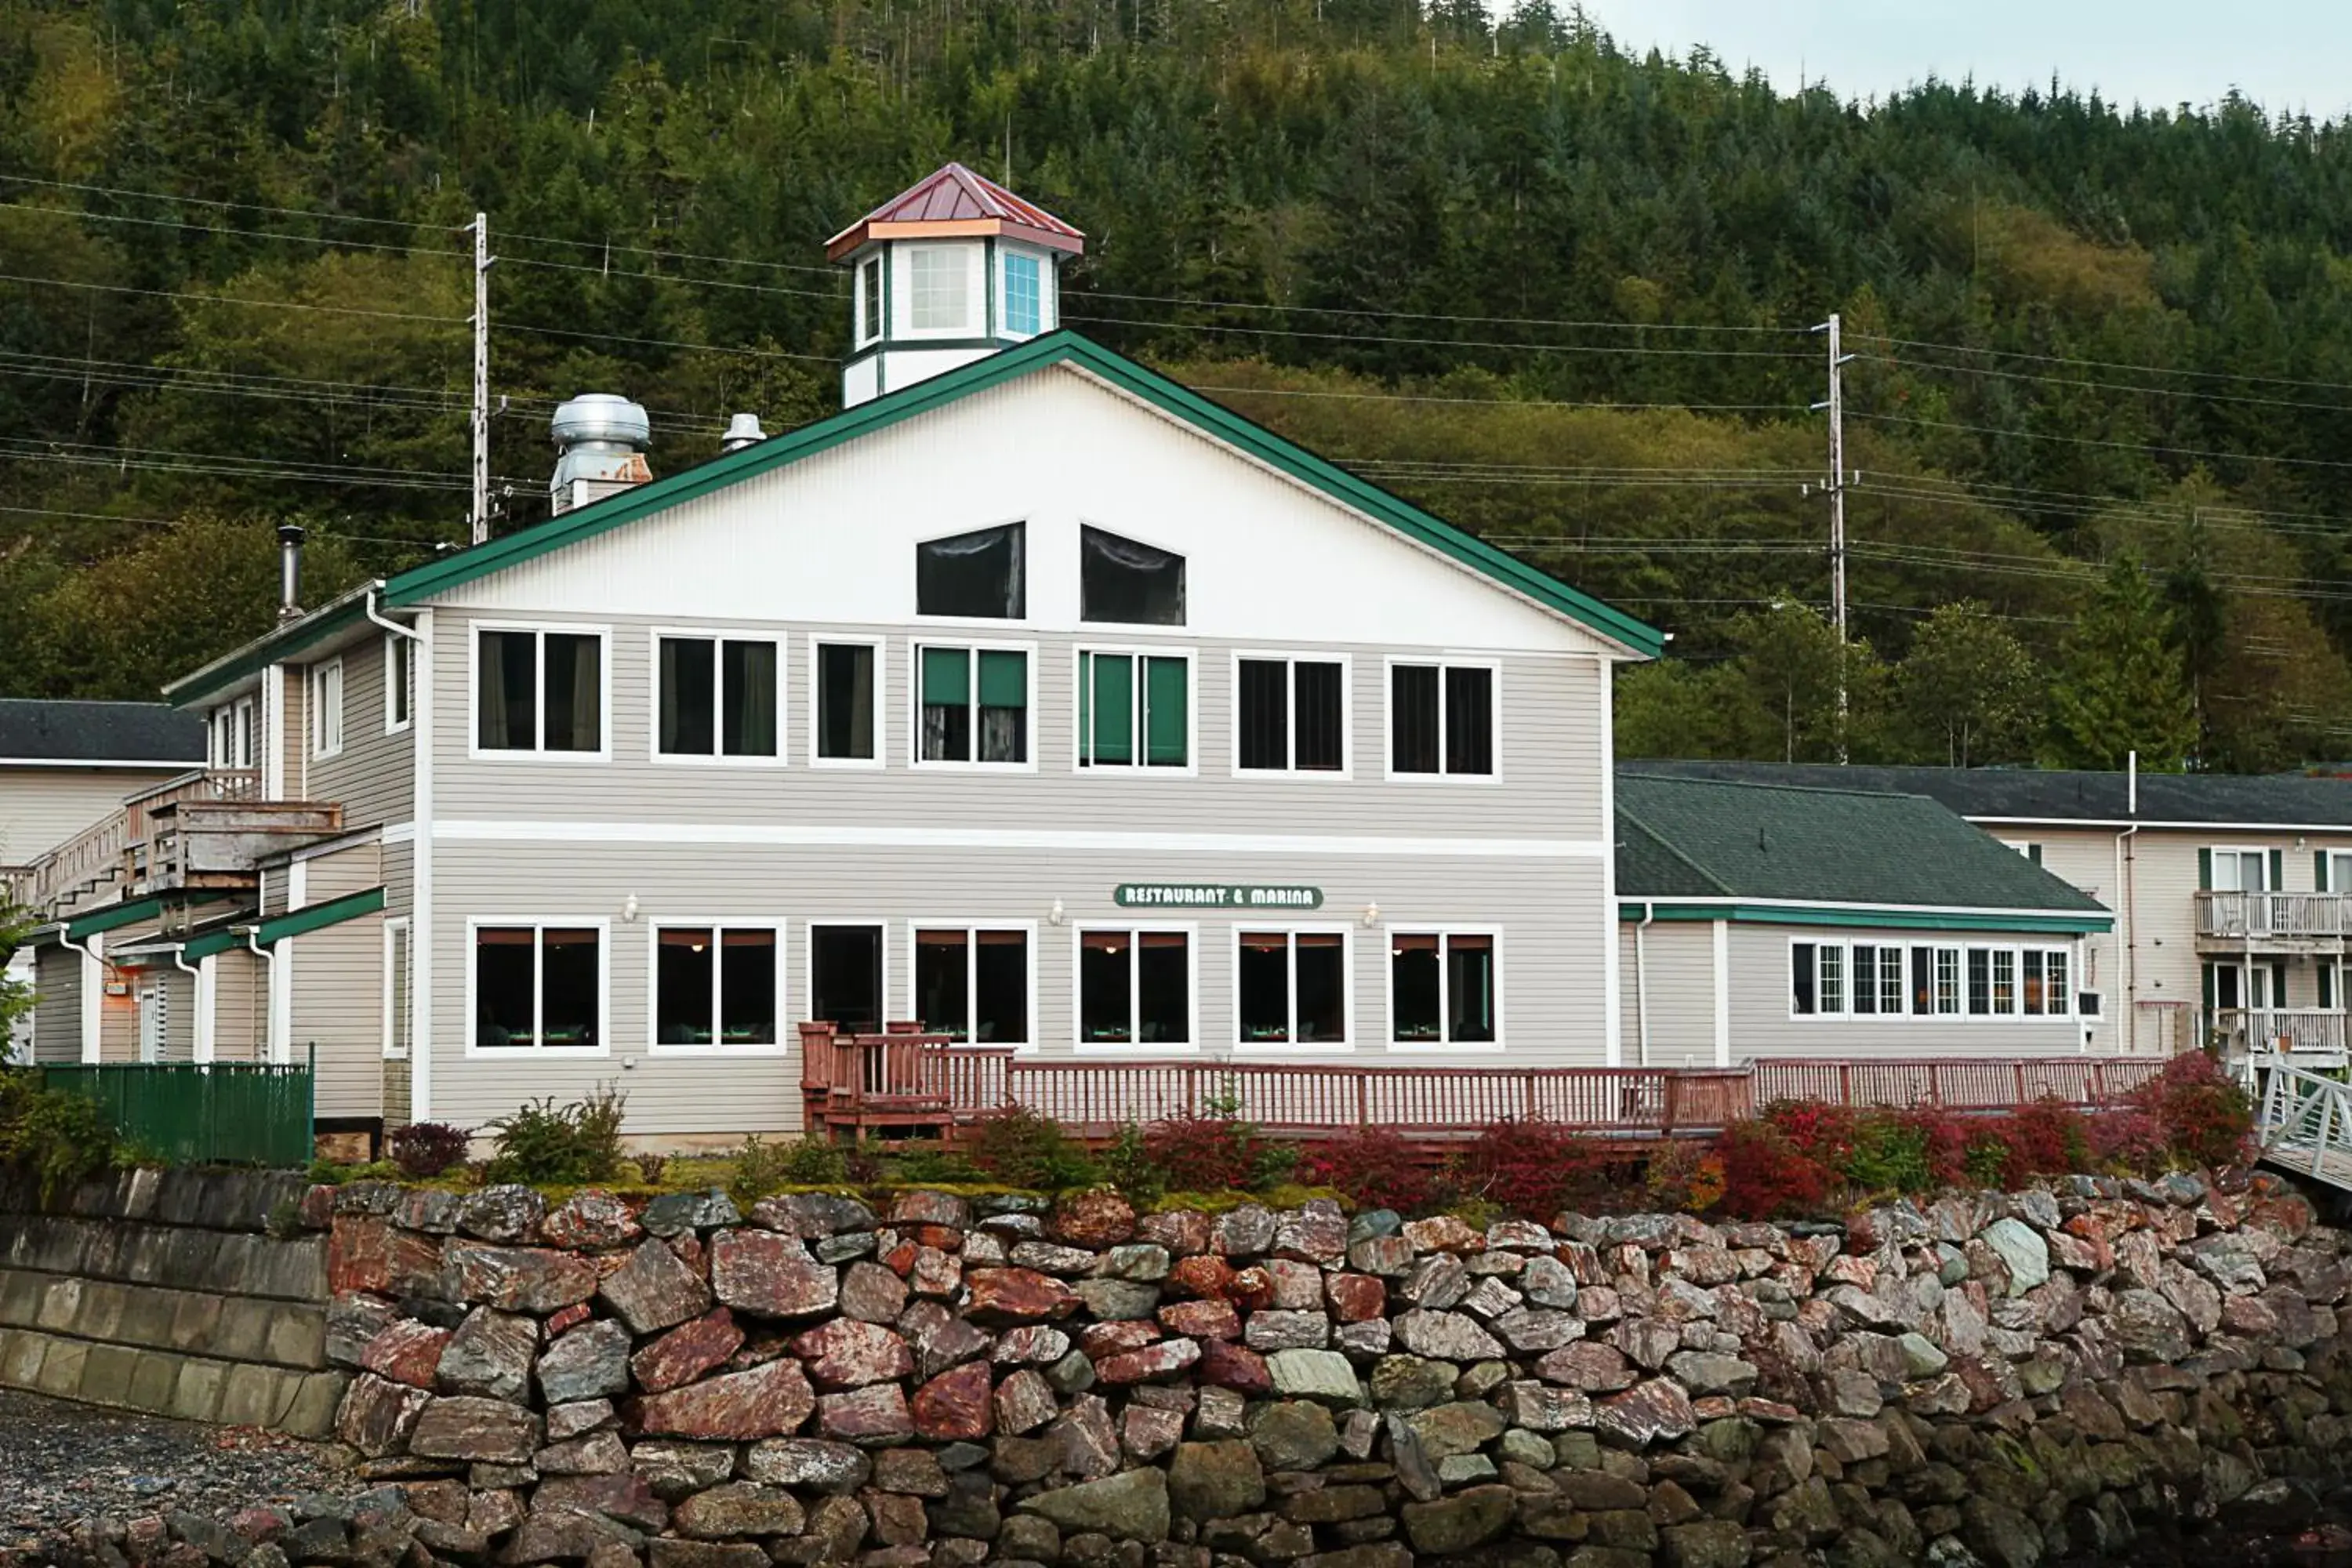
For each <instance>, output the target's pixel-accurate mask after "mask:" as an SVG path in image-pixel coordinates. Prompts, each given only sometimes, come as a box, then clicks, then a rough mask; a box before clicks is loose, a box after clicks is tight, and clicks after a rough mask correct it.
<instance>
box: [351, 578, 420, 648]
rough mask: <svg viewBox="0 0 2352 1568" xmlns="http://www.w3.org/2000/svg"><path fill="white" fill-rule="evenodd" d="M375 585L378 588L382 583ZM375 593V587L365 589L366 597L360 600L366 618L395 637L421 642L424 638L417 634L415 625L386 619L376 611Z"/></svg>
mask: <svg viewBox="0 0 2352 1568" xmlns="http://www.w3.org/2000/svg"><path fill="white" fill-rule="evenodd" d="M376 586H377V588H380V587H382V586H383V584H377V585H376ZM375 595H376V588H370V589H369V590H368V591H367V597H366V598H365V599H363V600H362V601H361V605H362V607H364V608H365V609H366V611H367V618H368V619H369V620H372V621H373V622H374V623H375V624H376V625H377V626H382V627H383V629H384V630H385V631H388V632H390V633H391V634H392V635H393V636H394V637H406V638H407V639H408V640H409V641H410V642H423V641H424V640H425V638H424V637H422V636H420V635H419V634H418V632H417V630H416V628H415V626H402V625H401V624H400V623H399V622H398V621H394V620H388V619H386V618H385V617H384V616H382V615H380V614H379V613H377V610H376V607H375Z"/></svg>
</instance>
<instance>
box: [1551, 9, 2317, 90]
mask: <svg viewBox="0 0 2352 1568" xmlns="http://www.w3.org/2000/svg"><path fill="white" fill-rule="evenodd" d="M1583 5H1584V12H1585V15H1586V16H1590V17H1591V19H1592V20H1593V21H1594V22H1596V23H1598V24H1599V25H1600V26H1601V27H1602V28H1603V29H1604V30H1605V31H1607V32H1608V33H1609V34H1610V35H1611V36H1612V37H1615V38H1616V39H1617V40H1618V42H1619V43H1620V44H1621V45H1623V46H1626V47H1631V48H1635V49H1639V50H1643V51H1646V50H1647V49H1649V48H1650V47H1653V46H1655V47H1658V48H1661V49H1664V50H1665V51H1666V52H1667V53H1669V54H1675V55H1680V54H1684V53H1686V52H1687V51H1688V50H1689V48H1690V47H1691V46H1692V45H1693V44H1705V45H1706V47H1708V48H1710V49H1711V50H1713V51H1714V52H1715V53H1716V54H1717V56H1718V57H1720V58H1722V60H1723V62H1724V64H1725V65H1726V66H1727V67H1728V68H1730V69H1731V70H1732V71H1733V72H1734V73H1735V74H1736V73H1738V72H1741V71H1743V70H1745V69H1746V68H1748V67H1749V66H1751V65H1752V66H1755V67H1757V68H1760V69H1761V70H1762V71H1763V72H1764V74H1765V75H1766V76H1768V77H1769V78H1770V79H1772V82H1773V85H1774V86H1776V87H1778V88H1780V89H1783V90H1790V89H1794V88H1795V87H1796V86H1797V84H1798V81H1799V79H1800V75H1801V77H1802V79H1803V80H1805V81H1809V82H1815V83H1820V82H1822V81H1826V82H1827V84H1828V86H1829V87H1830V88H1831V89H1832V90H1833V91H1835V92H1836V93H1837V94H1838V95H1839V96H1840V97H1843V98H1871V97H1884V96H1885V94H1886V93H1887V92H1888V91H1889V90H1890V89H1898V88H1902V87H1906V86H1908V85H1910V84H1912V83H1914V82H1916V81H1920V80H1924V79H1926V78H1927V77H1929V76H1936V77H1940V78H1943V79H1946V80H1953V81H1957V80H1958V79H1962V78H1966V77H1972V78H1974V79H1975V80H1976V81H1977V82H1978V83H1979V85H1997V86H2000V87H2002V88H2005V89H2011V90H2015V89H2020V88H2023V87H2027V86H2041V85H2045V84H2047V83H2048V82H2049V80H2050V78H2051V74H2052V73H2053V71H2054V72H2055V73H2057V75H2058V76H2059V77H2060V78H2061V79H2063V80H2064V81H2065V82H2066V83H2067V84H2068V85H2069V86H2072V87H2075V88H2078V89H2083V90H2085V91H2087V90H2089V89H2092V88H2097V89H2099V90H2100V91H2101V92H2102V93H2103V94H2104V95H2105V96H2106V97H2107V98H2108V99H2110V100H2115V101H2117V102H2119V103H2122V104H2129V103H2131V102H2134V101H2137V102H2140V103H2143V104H2146V105H2148V106H2149V107H2151V108H2167V109H2168V108H2171V107H2173V106H2174V105H2176V104H2179V103H2182V102H2184V101H2185V102H2189V103H2194V104H2200V105H2202V104H2209V103H2211V102H2213V101H2215V100H2218V99H2220V98H2221V95H2222V94H2223V93H2225V92H2227V91H2228V90H2229V89H2231V88H2233V87H2234V88H2236V89H2238V90H2239V91H2240V92H2242V93H2243V94H2244V95H2245V96H2246V97H2248V98H2250V99H2252V100H2254V101H2256V102H2257V103H2260V104H2262V105H2263V107H2264V108H2265V109H2267V110H2271V111H2272V112H2273V114H2277V113H2282V112H2293V111H2301V110H2308V111H2309V112H2310V114H2311V115H2312V117H2313V118H2314V119H2330V118H2337V117H2341V116H2343V115H2345V114H2346V113H2347V111H2352V71H2347V69H2346V62H2347V60H2352V4H2347V0H2234V3H2229V4H2215V3H2213V0H1583ZM1561 9H1562V10H1563V11H1566V10H1567V9H1568V6H1567V5H1562V6H1561Z"/></svg>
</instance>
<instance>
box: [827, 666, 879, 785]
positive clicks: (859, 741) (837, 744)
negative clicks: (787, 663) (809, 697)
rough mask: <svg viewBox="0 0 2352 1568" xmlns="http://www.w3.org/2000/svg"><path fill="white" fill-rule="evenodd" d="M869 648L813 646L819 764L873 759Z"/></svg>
mask: <svg viewBox="0 0 2352 1568" xmlns="http://www.w3.org/2000/svg"><path fill="white" fill-rule="evenodd" d="M876 658H877V650H876V648H875V647H874V645H873V644H872V643H819V644H817V645H816V754H817V757H818V760H820V761H822V762H864V763H870V762H874V761H876V760H877V757H876V753H875V750H874V704H875V685H876V681H877V671H876V669H875V660H876Z"/></svg>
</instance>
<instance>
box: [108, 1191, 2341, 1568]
mask: <svg viewBox="0 0 2352 1568" xmlns="http://www.w3.org/2000/svg"><path fill="white" fill-rule="evenodd" d="M877 1208H878V1212H877ZM304 1213H305V1217H306V1221H307V1223H309V1224H310V1225H312V1226H318V1227H322V1228H325V1229H327V1230H328V1231H329V1232H330V1233H331V1250H330V1255H329V1263H328V1268H329V1272H330V1275H331V1283H332V1286H333V1289H334V1296H333V1299H332V1304H331V1308H330V1309H329V1311H328V1314H327V1320H326V1326H325V1348H326V1354H327V1356H328V1357H329V1358H330V1359H331V1361H332V1362H333V1363H335V1364H337V1365H338V1366H342V1367H348V1368H351V1369H352V1371H353V1372H354V1373H355V1375H354V1376H353V1379H352V1384H351V1385H350V1388H349V1391H348V1393H347V1394H346V1395H345V1397H344V1398H343V1400H342V1402H341V1407H340V1409H339V1411H338V1415H337V1422H336V1431H337V1433H338V1436H340V1437H341V1440H342V1441H344V1442H345V1443H347V1444H349V1445H350V1446H351V1447H352V1448H353V1449H354V1450H356V1452H357V1453H358V1455H359V1456H361V1458H360V1461H359V1464H360V1473H361V1475H362V1477H363V1478H365V1479H367V1480H369V1481H372V1482H373V1483H375V1486H376V1489H375V1490H373V1491H372V1492H369V1493H367V1494H365V1495H364V1496H362V1497H361V1498H360V1499H358V1500H357V1501H356V1503H355V1504H354V1505H352V1506H349V1507H345V1508H343V1509H341V1510H336V1511H328V1512H316V1513H310V1514H304V1513H301V1512H299V1511H298V1512H296V1513H293V1514H289V1513H286V1512H282V1511H279V1510H271V1509H255V1510H247V1512H246V1513H244V1514H242V1515H240V1516H239V1517H238V1518H237V1519H236V1521H235V1526H236V1528H235V1529H234V1530H220V1529H218V1528H216V1527H213V1528H209V1529H207V1528H198V1527H188V1528H183V1527H181V1526H178V1525H174V1526H173V1527H172V1528H171V1529H170V1530H168V1531H167V1530H166V1529H165V1528H164V1526H163V1521H160V1520H159V1521H154V1524H153V1527H152V1528H151V1529H149V1530H147V1531H145V1533H144V1534H143V1535H142V1534H141V1533H140V1532H139V1531H138V1529H137V1527H136V1526H135V1525H134V1527H133V1529H132V1530H131V1532H129V1534H128V1535H127V1536H126V1537H125V1541H126V1542H127V1544H126V1545H125V1547H124V1550H126V1551H128V1550H129V1549H130V1546H131V1545H137V1544H139V1543H141V1542H144V1543H145V1547H146V1555H147V1556H148V1557H152V1558H157V1559H159V1560H160V1559H163V1558H169V1557H176V1563H175V1564H174V1568H203V1563H205V1562H208V1561H220V1562H229V1561H240V1562H242V1563H245V1564H246V1565H247V1568H286V1565H287V1564H288V1563H336V1564H360V1565H362V1568H391V1565H392V1564H394V1563H399V1564H401V1565H402V1568H433V1565H434V1564H436V1563H496V1564H499V1565H500V1568H527V1565H530V1564H535V1563H586V1564H588V1565H589V1568H627V1565H629V1564H632V1563H647V1564H650V1565H651V1568H771V1565H786V1568H789V1565H796V1564H813V1563H855V1564H857V1565H858V1568H925V1565H929V1564H939V1565H941V1568H978V1565H979V1564H982V1563H1023V1564H1033V1563H1034V1564H1041V1565H1066V1568H1147V1565H1149V1568H1275V1565H1277V1564H1288V1563H1296V1564H1297V1565H1298V1568H1412V1564H1413V1563H1417V1562H1439V1561H1442V1562H1446V1563H1461V1564H1464V1565H1465V1568H1561V1565H1562V1564H1565V1565H1567V1568H1647V1565H1649V1564H1652V1563H1664V1564H1669V1565H1672V1568H1738V1565H1739V1564H1745V1563H1770V1564H1774V1565H1776V1568H1795V1565H1797V1564H1800V1563H1807V1564H1812V1563H1823V1562H1828V1563H1833V1564H1838V1565H1850V1568H1870V1565H1872V1564H1877V1563H1916V1562H1920V1561H1933V1562H1935V1563H1941V1564H1948V1565H1952V1568H1965V1565H1966V1564H1969V1563H1987V1564H1993V1565H1995V1568H2031V1565H2033V1564H2036V1563H2044V1562H2047V1561H2050V1560H2052V1559H2053V1558H2055V1557H2057V1556H2059V1555H2061V1554H2063V1553H2076V1552H2080V1553H2105V1552H2119V1551H2121V1550H2122V1549H2124V1548H2125V1547H2126V1546H2128V1545H2129V1544H2130V1543H2131V1542H2133V1541H2134V1539H2135V1537H2136V1536H2137V1535H2140V1534H2142V1533H2143V1532H2145V1531H2147V1530H2149V1529H2150V1528H2151V1527H2169V1526H2170V1525H2172V1524H2174V1523H2177V1522H2178V1521H2181V1520H2183V1519H2189V1518H2195V1517H2200V1516H2204V1515H2208V1514H2210V1511H2211V1510H2213V1509H2214V1508H2216V1507H2217V1506H2220V1505H2223V1504H2227V1503H2230V1502H2232V1501H2235V1500H2248V1499H2252V1500H2262V1499H2263V1498H2265V1497H2268V1496H2272V1495H2280V1496H2284V1495H2285V1494H2286V1491H2287V1489H2288V1488H2289V1487H2290V1485H2291V1478H2295V1477H2309V1476H2319V1475H2336V1474H2340V1473H2341V1470H2342V1467H2343V1466H2344V1465H2345V1463H2346V1461H2347V1458H2352V1357H2347V1356H2346V1355H2345V1354H2344V1353H2343V1352H2341V1351H2340V1350H2339V1349H2338V1347H2337V1344H2336V1313H2337V1311H2338V1310H2339V1309H2340V1306H2341V1304H2342V1303H2343V1301H2344V1300H2345V1297H2346V1293H2347V1287H2348V1286H2352V1271H2347V1258H2346V1253H2347V1245H2352V1238H2347V1237H2346V1236H2345V1235H2343V1234H2340V1233H2338V1232H2336V1231H2333V1230H2329V1229H2326V1228H2322V1227H2317V1226H2315V1225H2314V1224H2313V1216H2312V1213H2311V1210H2310V1208H2309V1206H2308V1205H2306V1204H2305V1203H2304V1201H2303V1200H2302V1199H2300V1198H2299V1197H2296V1196H2294V1194H2292V1193H2289V1192H2287V1191H2286V1190H2284V1188H2282V1187H2281V1186H2279V1185H2278V1184H2275V1183H2274V1182H2273V1181H2272V1180H2270V1179H2269V1178H2258V1179H2253V1180H2249V1179H2248V1178H2245V1177H2243V1176H2242V1175H2241V1176H2236V1177H2225V1178H2222V1179H2221V1180H2219V1181H2218V1182H2208V1181H2206V1180H2203V1179H2200V1178H2194V1177H2186V1176H2176V1177H2172V1178H2168V1179H2167V1180H2166V1181H2164V1182H2161V1183H2158V1184H2144V1183H2118V1182H2111V1181H2105V1180H2089V1179H2084V1180H2079V1181H2076V1182H2074V1183H2071V1184H2067V1185H2065V1186H2064V1187H2063V1188H2062V1189H2060V1190H2058V1191H2055V1192H2046V1191H2044V1192H2031V1193H2022V1194H2009V1195H1999V1194H1986V1195H1981V1196H1973V1197H1955V1198H1951V1199H1947V1200H1944V1201H1941V1202H1938V1203H1937V1204H1934V1205H1929V1206H1927V1207H1925V1208H1915V1207H1911V1206H1908V1205H1900V1206H1896V1207H1893V1208H1885V1209H1879V1210H1874V1211H1873V1212H1871V1213H1870V1214H1868V1215H1863V1216H1859V1217H1858V1218H1857V1219H1856V1220H1854V1221H1853V1223H1852V1224H1850V1225H1847V1226H1765V1225H1724V1226H1710V1225H1706V1224H1702V1223H1700V1222H1698V1221H1696V1220H1694V1219H1690V1218H1687V1217H1681V1216H1670V1215H1669V1216H1660V1215H1643V1216H1636V1217H1632V1218H1614V1219H1605V1220H1591V1219H1584V1218H1580V1217H1577V1216H1573V1215H1563V1216H1560V1217H1559V1219H1558V1221H1557V1222H1556V1223H1555V1224H1553V1225H1552V1226H1538V1225H1532V1224H1527V1223H1523V1222H1517V1221H1505V1222H1499V1223H1496V1224H1495V1225H1493V1226H1487V1227H1486V1228H1484V1229H1475V1228H1473V1227H1471V1226H1467V1225H1465V1224H1464V1223H1463V1222H1461V1221H1459V1220H1456V1219H1444V1218H1441V1219H1432V1220H1423V1221H1416V1222H1412V1223H1404V1222H1401V1221H1400V1220H1399V1219H1398V1217H1397V1216H1396V1215H1391V1214H1384V1213H1375V1214H1366V1215H1356V1216H1354V1217H1353V1218H1352V1219H1350V1218H1349V1217H1347V1216H1345V1215H1342V1214H1341V1213H1340V1212H1339V1209H1338V1208H1337V1207H1336V1206H1335V1205H1328V1204H1310V1205H1307V1207H1305V1208H1303V1209H1299V1210H1294V1211H1288V1212H1282V1213H1274V1212H1269V1211H1268V1210H1266V1209H1264V1208H1260V1207H1255V1206H1244V1207H1241V1208H1236V1209H1234V1210H1231V1211H1230V1212H1227V1213H1223V1214H1221V1215H1202V1214H1193V1213H1181V1214H1160V1215H1144V1216H1140V1217H1139V1216H1138V1215H1135V1214H1134V1213H1133V1211H1132V1210H1130V1209H1129V1206H1128V1205H1126V1204H1125V1203H1124V1202H1123V1201H1121V1200H1119V1199H1118V1198H1117V1197H1116V1196H1113V1195H1111V1194H1087V1195H1086V1196H1084V1197H1079V1198H1076V1199H1072V1200H1069V1201H1066V1202H1065V1203H1064V1204H1063V1205H1060V1206H1059V1207H1057V1208H1049V1207H1048V1205H1046V1204H1045V1202H1044V1201H1043V1200H1037V1199H1029V1198H1023V1197H1019V1196H1002V1197H993V1198H980V1199H969V1200H968V1199H966V1198H962V1197H958V1196H953V1195H950V1194H941V1193H908V1194H898V1195H896V1196H894V1197H891V1198H888V1199H887V1200H882V1201H880V1202H879V1203H878V1205H877V1206H876V1207H869V1206H868V1205H867V1204H866V1203H864V1202H861V1201H859V1200H857V1199H855V1198H852V1197H848V1196H841V1195H831V1194H800V1195H791V1196H783V1197H777V1198H771V1199H768V1200H766V1201H764V1202H762V1203H761V1204H760V1205H758V1206H757V1207H756V1208H755V1209H754V1210H753V1211H752V1212H751V1214H750V1215H739V1214H738V1213H737V1212H736V1209H735V1207H734V1205H732V1204H730V1202H729V1201H728V1200H727V1198H726V1197H725V1196H723V1195H721V1194H681V1195H673V1196H667V1197H662V1198H659V1199H656V1200H655V1201H653V1202H652V1203H650V1204H644V1205H636V1204H631V1203H625V1202H623V1201H621V1200H619V1199H616V1198H614V1197H612V1196H610V1195H607V1194H598V1193H584V1194H579V1195H578V1196H575V1197H573V1198H572V1199H571V1200H570V1201H568V1202H566V1203H564V1204H562V1205H561V1206H559V1207H557V1208H555V1209H553V1210H552V1211H550V1210H548V1209H547V1207H546V1205H544V1203H543V1202H542V1201H541V1199H540V1198H539V1197H538V1196H536V1195H535V1194H531V1193H530V1192H529V1191H527V1190H524V1189H520V1188H494V1189H489V1190H487V1191H483V1192H478V1193H473V1194H449V1193H442V1192H431V1191H403V1190H401V1189H398V1188H395V1187H392V1186H383V1185H364V1186H351V1187H345V1188H341V1189H331V1188H320V1189H314V1190H313V1191H312V1192H311V1193H310V1194H309V1195H308V1197H307V1198H306V1200H305V1205H304ZM201 1523H202V1521H198V1524H199V1526H201ZM93 1554H94V1555H96V1556H100V1557H104V1555H105V1552H104V1550H100V1549H95V1547H94V1551H93ZM140 1555H141V1553H140V1552H131V1556H132V1557H133V1558H134V1559H138V1558H139V1557H140Z"/></svg>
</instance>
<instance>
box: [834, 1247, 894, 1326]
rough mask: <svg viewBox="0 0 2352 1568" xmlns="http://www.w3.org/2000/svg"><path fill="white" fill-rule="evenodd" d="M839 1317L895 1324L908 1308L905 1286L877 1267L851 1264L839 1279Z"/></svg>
mask: <svg viewBox="0 0 2352 1568" xmlns="http://www.w3.org/2000/svg"><path fill="white" fill-rule="evenodd" d="M840 1306H841V1313H842V1316H844V1317H845V1318H856V1319H859V1320H860V1321H865V1322H868V1323H887V1322H893V1321H897V1319H898V1314H899V1313H900V1312H902V1311H904V1310H906V1307H907V1282H906V1281H905V1280H904V1279H899V1278H898V1275H897V1274H895V1273H893V1272H892V1271H891V1270H889V1269H887V1268H884V1267H883V1266H882V1265H880V1264H879V1263H873V1262H866V1261H859V1262H856V1263H853V1264H851V1265H850V1266H849V1267H848V1268H847V1269H846V1270H845V1271H844V1272H843V1274H842V1276H841V1297H840Z"/></svg>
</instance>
